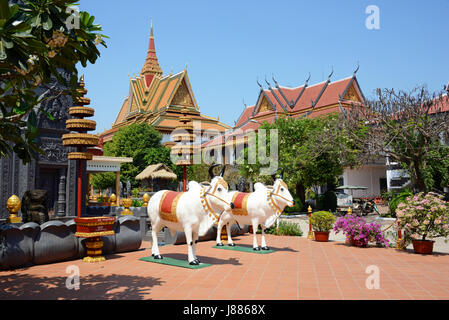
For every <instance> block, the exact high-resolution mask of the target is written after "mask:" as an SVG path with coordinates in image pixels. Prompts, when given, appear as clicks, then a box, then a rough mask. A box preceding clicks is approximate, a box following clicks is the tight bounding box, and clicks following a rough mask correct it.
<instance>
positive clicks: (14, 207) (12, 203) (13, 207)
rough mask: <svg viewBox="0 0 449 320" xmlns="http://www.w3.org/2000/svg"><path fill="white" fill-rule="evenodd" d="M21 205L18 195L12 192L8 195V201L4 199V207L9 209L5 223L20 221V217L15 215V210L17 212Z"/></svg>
mask: <svg viewBox="0 0 449 320" xmlns="http://www.w3.org/2000/svg"><path fill="white" fill-rule="evenodd" d="M21 206H22V202H21V201H20V199H19V197H18V196H16V195H15V194H13V195H12V196H11V197H9V199H8V201H6V209H8V211H9V217H8V218H7V219H6V222H7V223H21V222H22V218H20V217H18V216H17V212H19V210H20V207H21Z"/></svg>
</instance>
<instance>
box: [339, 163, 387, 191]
mask: <svg viewBox="0 0 449 320" xmlns="http://www.w3.org/2000/svg"><path fill="white" fill-rule="evenodd" d="M381 178H386V170H385V166H364V167H362V168H359V169H349V168H347V169H345V171H344V173H343V184H344V185H351V186H363V187H367V188H368V189H367V190H353V191H352V194H353V196H354V198H363V197H369V198H371V197H380V195H381V191H380V179H381ZM344 192H345V193H348V194H351V191H350V190H345V191H344Z"/></svg>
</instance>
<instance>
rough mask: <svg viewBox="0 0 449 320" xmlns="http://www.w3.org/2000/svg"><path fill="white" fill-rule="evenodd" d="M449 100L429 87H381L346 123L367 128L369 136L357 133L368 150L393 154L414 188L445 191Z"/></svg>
mask: <svg viewBox="0 0 449 320" xmlns="http://www.w3.org/2000/svg"><path fill="white" fill-rule="evenodd" d="M448 104H449V98H448V96H447V95H443V93H442V92H440V93H431V92H429V91H428V89H427V88H426V86H425V85H421V86H418V87H416V88H414V89H412V90H410V91H405V90H394V89H382V90H381V89H378V90H377V97H376V99H374V100H372V101H367V102H366V103H365V106H363V107H358V106H355V107H353V108H351V109H350V110H348V112H347V114H346V115H345V117H342V119H341V123H342V125H344V126H345V127H346V128H351V129H355V130H358V129H359V128H363V131H364V134H363V135H359V134H352V138H353V139H354V141H356V143H357V144H358V145H359V146H360V148H362V149H363V150H364V151H363V152H362V154H364V155H368V156H372V155H388V157H389V159H390V161H391V162H397V163H399V164H401V165H402V167H403V168H404V169H407V170H408V172H409V174H410V177H411V184H412V188H413V189H414V191H418V192H428V191H430V190H432V189H434V188H437V189H440V190H441V189H442V187H445V186H448V182H449V181H448V180H449V179H448V169H449V166H448V165H449V164H448V160H447V155H448V147H447V146H446V145H444V143H443V142H442V138H444V135H446V137H447V135H448V133H449V112H447V111H445V110H446V109H445V106H446V105H448ZM350 131H351V130H350Z"/></svg>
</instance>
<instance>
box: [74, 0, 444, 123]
mask: <svg viewBox="0 0 449 320" xmlns="http://www.w3.org/2000/svg"><path fill="white" fill-rule="evenodd" d="M369 5H376V6H378V8H379V17H380V19H379V22H380V29H379V30H369V29H367V28H366V26H365V20H366V19H367V18H368V16H369V14H367V13H365V9H366V7H367V6H369ZM80 8H81V10H85V11H88V12H89V13H90V14H93V15H95V17H96V22H97V23H99V24H101V25H102V26H103V33H104V34H106V35H108V36H109V37H110V39H107V44H108V48H103V47H100V51H101V57H100V58H99V59H98V60H97V62H96V63H95V64H94V65H88V66H87V67H86V68H80V72H81V73H83V74H84V75H85V80H86V86H87V89H88V91H89V92H88V94H87V96H88V97H89V98H90V99H91V101H92V102H91V106H92V107H94V108H95V110H96V114H95V118H94V119H95V120H96V121H97V132H101V131H103V130H106V129H109V128H110V127H111V125H112V123H113V122H114V121H115V118H116V116H117V113H118V111H119V109H120V107H121V105H122V102H123V99H124V98H125V97H126V96H127V95H128V90H129V78H128V75H131V76H132V75H134V74H136V75H138V74H139V72H140V69H141V68H142V65H143V63H144V61H145V57H146V52H147V48H148V38H149V34H150V17H153V27H154V36H155V43H156V52H157V56H158V59H159V64H160V66H161V68H162V70H163V72H164V74H168V73H170V71H172V72H173V73H177V72H179V71H182V70H183V69H184V67H185V66H186V64H187V70H188V74H189V78H190V82H191V85H192V88H193V91H194V94H195V98H196V100H197V102H198V104H199V106H200V111H201V112H202V113H204V114H206V115H209V116H214V117H216V116H218V115H219V116H220V121H222V122H224V123H226V124H228V125H233V124H234V121H235V120H237V118H238V117H239V115H240V114H241V112H242V110H243V108H244V106H243V102H242V101H243V99H244V100H245V102H246V104H247V105H248V106H249V105H253V104H255V102H256V99H257V96H258V93H259V87H258V85H257V83H256V80H257V78H259V81H260V82H261V83H263V84H265V83H264V81H263V79H264V78H265V76H267V78H268V79H269V80H271V76H272V75H273V74H274V76H275V78H276V80H277V81H278V83H279V84H280V85H282V86H292V87H297V86H299V85H301V84H303V83H304V81H305V79H306V78H307V76H308V74H309V72H310V74H311V79H310V82H309V84H314V83H318V82H321V81H323V80H325V79H326V78H327V75H328V74H329V73H330V71H331V69H332V67H333V69H334V74H333V76H332V80H338V79H342V78H346V77H348V76H351V75H352V72H353V71H354V69H355V67H356V65H357V63H359V64H360V69H359V71H358V73H357V77H358V80H359V83H360V85H361V88H362V90H363V92H364V94H365V96H366V97H372V96H373V93H374V90H375V89H376V88H379V87H380V88H385V87H387V88H398V89H399V88H401V89H411V88H413V87H414V86H416V85H419V84H423V83H425V84H427V85H428V87H429V89H431V90H432V91H434V90H441V89H442V88H443V85H444V84H447V83H448V81H449V60H448V57H449V41H448V40H447V39H448V31H449V17H448V15H449V1H448V0H434V1H405V0H404V1H392V0H390V1H375V0H370V1H363V0H345V1H330V0H329V1H310V0H309V1H299V0H297V1H293V0H291V1H286V0H277V1H265V0H257V1H256V0H240V1H235V0H227V1H212V0H209V1H206V0H192V1H177V0H172V1H161V0H159V1H153V0H150V1H149V0H128V1H120V2H119V1H107V0H94V1H87V0H81V1H80Z"/></svg>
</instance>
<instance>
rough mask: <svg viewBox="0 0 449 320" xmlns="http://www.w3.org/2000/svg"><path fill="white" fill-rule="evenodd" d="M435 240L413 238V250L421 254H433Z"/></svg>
mask: <svg viewBox="0 0 449 320" xmlns="http://www.w3.org/2000/svg"><path fill="white" fill-rule="evenodd" d="M434 242H435V241H433V240H412V243H413V250H414V251H415V253H419V254H432V252H433V244H434Z"/></svg>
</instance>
